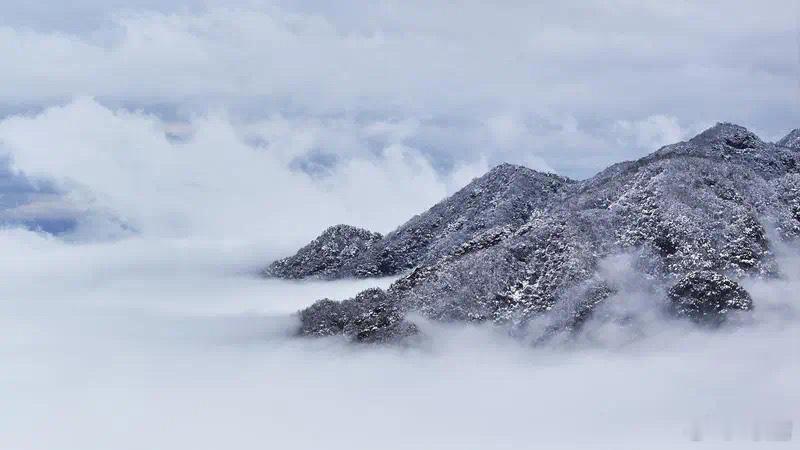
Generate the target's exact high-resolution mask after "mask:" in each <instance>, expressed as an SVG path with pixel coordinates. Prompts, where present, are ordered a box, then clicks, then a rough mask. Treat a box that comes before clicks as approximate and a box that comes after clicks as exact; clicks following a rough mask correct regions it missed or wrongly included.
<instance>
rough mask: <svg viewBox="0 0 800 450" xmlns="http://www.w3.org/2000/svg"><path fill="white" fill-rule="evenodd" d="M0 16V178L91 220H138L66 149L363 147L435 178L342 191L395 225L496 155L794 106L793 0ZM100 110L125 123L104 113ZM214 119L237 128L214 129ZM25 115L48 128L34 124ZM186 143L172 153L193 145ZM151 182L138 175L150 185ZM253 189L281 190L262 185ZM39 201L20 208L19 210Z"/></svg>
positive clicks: (774, 121)
mask: <svg viewBox="0 0 800 450" xmlns="http://www.w3.org/2000/svg"><path fill="white" fill-rule="evenodd" d="M0 17H1V18H2V19H0V58H2V60H3V61H7V62H10V63H8V64H5V67H4V69H3V70H2V71H0V153H2V155H3V156H4V161H6V162H7V166H8V167H7V168H6V169H4V170H3V171H0V177H2V179H3V186H5V188H4V189H6V190H10V191H13V190H14V189H17V191H19V190H23V191H25V192H30V193H32V194H38V193H40V192H38V189H37V188H36V187H35V186H34V187H30V186H29V184H30V183H29V180H28V179H26V178H30V177H33V178H34V179H35V180H36V181H38V182H40V183H44V184H47V185H48V188H49V189H50V190H49V191H47V192H44V193H45V194H52V192H50V191H52V190H53V189H55V191H56V192H61V193H63V194H65V195H66V196H67V197H69V196H70V195H71V196H72V198H71V199H69V200H70V201H63V202H57V201H56V199H55V197H53V196H52V195H47V196H45V198H44V199H43V200H42V201H41V202H40V204H39V205H37V206H36V207H30V208H28V209H29V210H32V209H35V210H37V211H41V214H42V215H43V218H42V220H43V221H44V222H47V221H48V220H49V221H50V223H45V228H46V229H48V228H47V227H52V228H53V229H54V230H55V231H63V230H64V229H67V228H69V227H67V225H66V224H68V223H72V226H73V227H74V225H75V223H76V222H77V218H78V216H80V217H83V220H86V219H85V216H86V215H87V214H86V211H89V210H91V211H92V212H93V213H94V214H95V215H97V214H106V215H116V216H117V217H116V219H115V220H117V221H118V222H120V223H125V226H126V227H127V228H129V229H137V227H139V228H141V227H142V226H143V225H141V224H140V223H136V222H137V220H134V219H133V218H128V217H120V216H122V215H123V212H122V211H120V209H121V207H119V206H109V205H103V204H97V202H99V200H98V199H97V198H96V197H99V196H102V195H106V194H108V195H109V196H115V195H116V193H107V192H97V190H98V189H104V188H101V187H100V186H97V185H92V186H87V185H91V184H92V183H93V182H94V181H96V180H89V179H83V178H81V177H82V176H84V175H83V174H78V173H75V172H72V171H71V169H68V168H66V167H62V166H59V167H56V166H57V165H58V163H57V162H56V160H59V159H60V158H64V159H70V160H72V163H71V164H72V165H73V166H74V165H78V164H79V165H82V166H85V167H94V166H97V167H102V170H110V169H108V168H107V167H106V166H104V165H107V164H109V163H114V164H117V165H118V166H119V167H117V168H118V169H121V170H124V171H129V172H132V171H134V170H142V169H143V170H145V171H147V172H148V173H147V174H146V175H144V174H139V175H137V176H139V177H142V176H144V178H142V179H147V176H159V177H160V176H162V175H163V177H164V178H170V179H169V180H165V181H163V182H164V183H173V182H175V180H174V178H175V177H176V176H178V177H181V176H183V177H192V176H193V175H192V174H189V173H179V174H178V173H174V172H175V171H181V169H180V168H166V169H165V170H164V171H163V173H156V172H159V170H156V168H155V167H150V168H147V169H145V168H144V166H145V165H147V164H150V165H152V166H156V165H158V164H160V162H159V161H156V159H157V158H160V157H163V156H164V154H165V153H178V152H180V151H182V150H176V149H183V148H184V147H205V146H217V148H215V149H213V150H208V151H209V152H213V153H214V154H215V157H216V158H219V160H218V161H217V162H218V163H219V164H217V163H216V162H215V163H214V164H213V167H207V168H206V170H208V171H210V172H213V171H216V172H217V173H215V174H214V177H218V178H219V183H220V184H225V183H228V182H236V180H233V181H231V180H227V179H226V177H227V175H226V174H222V173H219V172H222V171H225V170H227V171H234V170H239V168H238V167H231V166H226V164H230V163H235V162H233V161H227V159H228V156H229V154H230V153H236V151H231V150H230V147H231V146H238V145H244V146H247V147H248V148H249V150H243V151H250V152H251V153H258V152H264V153H269V154H268V155H266V156H265V158H267V157H268V158H273V159H276V161H275V164H276V165H277V166H279V167H276V168H275V169H276V170H278V169H279V170H280V171H282V172H284V175H285V176H287V177H294V178H302V179H303V182H305V183H309V184H310V185H312V186H313V187H314V188H315V189H317V190H319V191H320V193H316V192H315V193H314V194H313V195H312V196H314V197H317V196H318V195H319V196H321V195H324V193H325V192H332V190H333V189H335V187H334V186H335V185H340V184H342V183H347V181H343V180H346V179H347V176H346V175H345V174H347V173H350V172H348V171H351V170H357V169H356V168H358V167H360V166H361V165H369V166H370V167H372V166H377V167H384V168H385V169H386V170H389V171H400V172H402V171H406V172H409V173H414V174H415V175H416V174H417V173H419V172H422V173H427V172H430V173H429V174H428V175H430V176H431V177H432V180H430V182H431V183H432V184H429V185H425V187H426V190H427V191H429V192H430V193H429V194H427V195H426V194H419V193H417V192H415V191H414V189H410V188H409V187H408V186H406V184H407V183H406V182H405V181H401V180H402V178H397V179H395V180H393V181H392V182H390V183H386V185H385V186H383V187H381V188H376V187H375V186H370V187H369V190H370V191H371V192H373V193H375V195H376V196H382V197H384V198H390V199H393V200H397V201H399V202H401V203H404V202H403V201H402V200H399V199H397V198H395V197H408V196H415V197H418V200H417V201H415V202H414V204H413V205H411V204H406V205H400V206H398V207H397V208H396V209H395V210H396V211H397V215H393V216H391V217H385V220H382V219H379V218H376V217H364V216H363V215H364V213H362V212H357V211H355V210H354V209H353V208H358V207H357V206H352V205H346V206H342V207H341V208H340V209H341V210H342V212H341V216H342V220H345V219H348V220H350V221H352V222H357V223H356V224H358V225H363V226H368V227H370V228H372V229H376V230H378V231H387V230H389V229H391V228H393V227H394V226H396V225H398V224H399V223H400V222H402V220H403V219H402V217H407V216H409V215H410V214H413V213H417V212H420V211H421V210H423V209H424V208H425V207H427V206H430V205H431V204H432V203H434V202H435V201H437V200H439V199H440V198H441V197H442V196H444V195H446V194H447V193H449V192H452V191H453V190H454V189H457V188H458V187H460V185H463V184H464V183H465V182H466V181H469V179H470V178H471V177H473V176H476V175H479V174H481V173H482V172H484V171H485V170H487V169H488V168H490V167H491V166H493V165H495V164H498V163H500V162H511V163H516V164H522V165H526V166H529V167H531V168H534V169H538V170H544V171H551V172H557V173H559V174H561V175H564V176H569V177H573V178H587V177H590V176H591V175H593V174H594V173H596V172H598V171H599V170H601V169H602V168H604V167H606V166H608V165H610V164H612V163H615V162H619V161H622V160H629V159H635V158H638V157H641V156H643V155H645V154H647V153H650V152H652V151H654V150H656V149H657V148H658V147H660V146H662V145H665V144H668V143H673V142H676V141H679V140H682V139H686V138H688V137H691V136H692V135H693V134H695V133H697V132H698V131H700V130H702V129H704V128H707V127H708V126H710V125H713V124H714V123H716V122H718V121H730V122H734V123H739V124H741V125H744V126H746V127H748V128H750V129H751V130H753V131H755V132H756V133H757V134H759V135H760V136H761V137H762V138H763V139H765V140H777V139H778V138H780V137H781V136H783V135H785V134H786V133H788V131H790V130H791V129H793V128H795V127H796V126H797V122H798V110H797V107H798V100H800V97H798V96H799V95H800V87H799V86H800V85H798V50H797V48H798V46H797V42H798V7H797V5H796V2H794V1H791V0H770V1H768V2H758V3H754V2H751V1H747V0H727V1H720V0H712V1H707V2H693V1H683V0H677V1H674V2H668V3H665V2H659V1H631V0H613V1H593V0H592V1H580V2H572V1H560V2H516V1H510V2H502V4H499V5H498V4H488V3H486V2H477V1H460V2H453V3H449V4H437V5H430V4H429V2H416V1H391V0H387V1H380V2H360V1H345V2H337V3H336V5H335V6H334V5H331V4H329V2H319V1H301V2H282V1H276V2H269V1H258V0H253V1H239V0H234V1H225V2H220V1H215V0H208V1H199V2H196V1H189V0H179V1H176V0H167V1H150V0H141V1H138V0H134V1H123V0H113V1H102V2H101V1H94V0H78V1H74V2H55V1H47V0H38V1H37V0H34V1H30V2H4V3H3V5H0ZM87 105H92V106H91V107H89V106H87ZM103 113H105V114H106V115H112V116H114V117H116V120H117V125H118V126H117V127H112V128H111V129H108V128H106V127H107V124H104V122H102V121H103V120H104V119H103V117H104V116H103ZM55 120H61V121H62V122H61V123H60V124H58V125H56V124H53V123H52V122H53V121H55ZM140 120H145V121H151V122H152V123H151V127H152V128H154V129H156V130H158V131H157V134H163V136H165V137H166V139H167V141H165V142H161V143H159V144H158V145H160V146H161V150H156V149H155V148H154V146H155V145H157V144H155V143H153V142H150V143H148V144H147V145H148V146H149V147H150V148H142V146H143V145H145V144H142V143H136V145H131V142H129V139H128V138H126V137H125V136H123V135H114V136H112V135H111V133H112V130H117V132H118V133H124V131H122V128H124V127H125V126H127V125H123V124H122V122H125V123H129V125H130V126H136V125H134V122H137V121H140ZM20 122H25V123H26V124H27V125H25V126H24V127H23V126H22V125H20ZM209 122H216V123H217V126H218V127H223V126H225V127H228V128H229V129H228V130H225V131H219V130H218V131H219V132H220V133H223V134H224V133H229V134H235V135H236V137H233V136H221V135H216V134H213V133H214V132H211V131H209V130H205V129H203V127H207V126H208V124H209ZM223 123H224V125H222V124H223ZM37 126H38V127H44V126H47V127H51V128H49V129H48V131H47V132H46V133H42V132H41V131H40V130H37V129H36V128H37ZM55 127H60V128H63V132H64V133H66V132H68V131H75V129H77V128H80V129H82V130H83V131H81V133H90V134H100V133H104V134H105V135H104V136H102V137H101V136H96V139H90V140H91V141H92V145H94V148H88V146H89V143H86V142H81V145H82V146H84V147H85V148H81V149H75V148H67V145H64V144H65V142H64V141H65V140H67V141H68V140H69V137H67V136H63V134H62V131H55V130H54V128H55ZM73 127H75V128H73ZM21 128H24V129H25V130H24V131H22V130H21ZM25 132H27V133H33V134H36V135H39V134H41V136H39V137H38V138H37V139H38V141H37V142H35V143H33V142H30V140H29V141H25V142H24V143H20V140H24V139H28V138H26V137H25V136H21V135H20V133H25ZM154 139H158V137H154ZM225 139H230V140H236V142H235V143H233V142H222V141H224V140H225ZM162 140H163V139H162ZM19 145H36V148H35V149H31V148H19V147H18V146H19ZM166 149H171V150H166ZM31 151H35V152H38V153H39V154H40V155H47V158H48V159H49V158H52V159H53V160H54V161H52V162H51V163H50V164H49V166H48V167H40V164H41V163H42V162H41V159H43V158H38V157H37V158H38V160H36V161H33V162H31V159H26V156H25V153H26V152H31ZM75 152H78V153H75ZM148 152H149V153H148ZM192 152H194V150H192V151H187V152H186V153H192ZM113 154H119V155H120V157H116V156H112V155H113ZM398 154H399V155H402V157H398V156H397V155H398ZM154 155H155V156H154ZM193 158H194V155H191V156H190V155H186V156H179V157H175V158H174V159H173V163H175V162H176V161H177V160H179V159H180V160H182V161H185V162H186V165H187V166H188V167H194V166H196V165H198V164H200V162H198V161H191V159H193ZM201 158H202V157H201ZM78 159H80V161H79V160H78ZM136 159H139V161H138V162H135V161H134V160H136ZM398 161H401V162H399V163H398ZM409 161H413V163H409ZM206 162H208V161H206ZM4 164H5V163H4ZM397 164H400V166H399V167H398V166H397ZM408 165H410V166H411V167H410V168H409V167H406V166H408ZM419 167H422V169H421V171H420V170H418V168H419ZM171 169H175V170H174V171H173V170H171ZM108 173H111V172H108ZM195 175H197V174H195ZM398 176H399V177H402V176H403V175H398ZM426 176H427V175H426ZM244 177H245V178H246V176H244ZM236 178H239V177H236ZM243 181H244V180H243ZM283 181H284V180H280V182H283ZM192 182H196V183H204V181H203V180H200V181H198V180H192ZM252 182H253V184H254V186H252V188H253V189H259V188H260V189H264V190H268V189H274V188H275V187H274V186H272V185H270V184H269V183H266V184H264V183H262V184H261V185H260V186H255V185H256V184H258V183H257V182H256V181H255V180H253V181H252ZM415 182H416V181H415ZM159 183H160V182H159ZM159 183H155V182H153V180H148V181H147V182H145V183H144V184H149V185H150V187H152V188H153V189H154V190H158V188H157V187H156V185H157V184H159ZM276 184H279V182H276ZM401 185H402V186H401ZM418 185H419V184H418ZM79 187H81V188H85V187H88V189H90V190H92V195H93V196H95V199H94V200H93V202H94V203H93V202H89V201H88V200H87V199H86V196H85V195H82V198H81V199H80V201H79V200H78V199H77V198H76V197H77V196H78V195H73V194H74V192H75V191H76V190H77V189H79ZM338 187H339V188H341V186H338ZM127 189H128V190H135V189H136V188H135V187H133V186H129V187H128V188H127ZM279 189H280V188H279ZM342 189H345V188H342ZM355 189H357V190H362V187H358V188H355ZM287 190H290V189H287ZM395 190H396V191H395ZM395 193H396V195H395V196H393V195H394V194H395ZM3 195H4V196H6V194H5V192H4V193H3ZM11 195H13V194H11ZM160 195H161V196H169V195H171V193H170V192H166V191H164V190H162V191H161V192H160ZM350 195H351V199H350V200H349V201H350V202H355V203H358V202H364V204H365V205H369V204H368V203H366V202H368V201H369V200H368V199H362V198H359V197H358V196H357V195H355V194H353V193H351V194H350ZM353 195H355V196H353ZM337 196H338V194H337ZM184 200H186V199H182V198H179V199H175V202H182V201H184ZM246 201H252V202H255V203H253V204H252V205H249V207H252V208H256V207H258V204H259V202H262V203H261V204H268V203H263V202H265V201H266V200H264V199H263V198H259V197H258V196H257V195H254V196H253V198H250V199H246ZM76 202H77V203H76ZM323 203H329V202H328V201H327V200H322V199H320V198H318V200H317V201H315V202H314V204H315V205H319V204H323ZM405 203H408V202H405ZM4 205H5V203H4ZM103 209H104V211H101V210H103ZM270 209H272V210H275V209H276V208H274V207H270ZM360 209H361V210H362V211H363V210H367V209H371V208H370V207H369V206H366V207H364V208H360ZM31 214H32V211H22V212H20V211H12V212H10V213H5V216H7V217H6V219H5V221H7V222H8V221H13V220H16V221H17V222H24V221H23V220H21V219H18V217H20V216H25V217H29V216H31ZM44 216H47V217H44ZM56 216H57V217H56ZM288 216H289V215H288V214H287V218H282V219H281V220H290V219H288ZM26 220H27V219H26ZM176 220H177V219H176ZM299 234H300V233H299ZM305 235H308V232H306V233H305Z"/></svg>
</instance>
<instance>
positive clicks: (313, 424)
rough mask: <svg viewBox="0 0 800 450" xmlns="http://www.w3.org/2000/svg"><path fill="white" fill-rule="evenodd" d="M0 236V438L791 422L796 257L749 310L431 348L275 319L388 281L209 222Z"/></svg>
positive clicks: (337, 440)
mask: <svg viewBox="0 0 800 450" xmlns="http://www.w3.org/2000/svg"><path fill="white" fill-rule="evenodd" d="M0 245H2V247H3V248H4V249H5V251H6V255H8V257H7V258H3V259H2V260H0V270H1V271H2V272H3V273H4V274H5V279H6V282H4V283H2V284H0V296H2V298H4V299H5V300H4V301H3V302H2V303H0V353H2V354H3V357H4V359H3V370H2V371H0V395H2V397H3V399H4V402H5V404H6V405H7V406H9V407H10V408H6V409H5V412H4V413H2V419H3V420H2V421H0V437H1V438H2V440H3V442H4V444H5V445H7V446H10V447H13V448H25V449H50V448H53V447H74V448H81V449H85V450H93V449H107V448H115V449H132V450H133V449H141V448H145V447H152V446H160V445H162V446H163V445H166V446H169V447H171V448H193V449H207V448H219V447H220V446H235V447H236V448H242V449H248V448H263V446H264V445H265V442H266V443H269V444H270V445H271V446H275V447H278V448H297V449H306V448H309V449H310V448H319V446H320V445H324V446H325V447H326V448H333V449H338V448H352V447H353V445H354V443H359V444H360V443H366V444H370V443H373V442H380V446H381V448H386V449H395V448H398V449H399V448H419V447H425V446H429V445H436V446H445V447H446V446H448V445H450V446H453V447H454V448H456V447H457V448H466V447H472V446H475V445H478V446H480V447H481V448H486V449H494V448H508V447H515V448H517V447H524V446H527V445H530V444H536V445H544V446H547V447H548V448H565V449H567V448H593V447H597V446H607V447H614V448H618V447H619V446H620V445H622V446H623V447H625V446H630V447H631V448H641V447H643V446H644V447H648V448H664V449H673V448H677V447H682V446H685V445H687V444H686V443H687V442H688V440H689V433H690V431H691V429H692V428H701V429H702V430H703V433H704V438H705V439H706V440H709V441H711V442H709V443H708V445H712V446H713V445H717V444H718V445H724V446H725V448H749V447H748V445H752V442H751V439H752V436H753V434H752V433H753V429H754V427H755V426H756V425H757V424H760V425H761V426H762V431H763V432H764V433H766V431H767V430H766V425H769V424H772V423H774V422H775V421H779V420H795V424H796V423H797V420H798V419H800V418H798V417H797V409H796V405H797V402H798V401H799V400H800V384H798V380H797V377H796V373H797V371H798V369H799V367H798V359H797V357H796V356H795V355H796V351H795V348H794V345H795V344H794V343H795V342H797V339H798V338H800V335H798V330H800V329H799V328H798V327H797V323H798V322H797V318H798V316H797V314H798V311H797V303H796V301H794V300H796V294H794V293H796V292H797V281H796V276H797V275H798V274H797V273H796V272H797V271H796V269H792V267H795V266H793V265H792V264H789V265H784V267H786V268H787V269H789V270H788V271H787V277H788V278H787V279H786V280H775V281H772V282H769V283H760V284H759V285H758V286H755V287H751V289H752V291H753V292H754V293H755V295H756V301H757V308H758V309H757V311H756V314H757V315H756V316H755V322H754V323H753V324H752V325H751V326H749V327H744V328H738V329H730V330H721V331H718V332H717V333H708V332H703V331H698V330H692V329H690V328H687V327H684V326H682V324H680V323H671V322H654V323H651V324H650V325H652V328H649V329H648V330H646V333H645V334H644V335H642V336H640V339H638V340H637V341H635V342H633V343H631V342H629V341H628V342H627V343H622V344H620V341H615V340H614V336H613V334H612V331H613V330H603V329H596V330H594V331H595V334H594V335H593V336H591V337H592V338H593V340H591V339H590V340H587V341H585V342H579V343H577V344H576V345H574V346H573V347H571V348H569V347H568V348H560V347H551V348H548V347H542V348H531V347H528V346H525V345H521V343H520V342H518V341H515V340H514V339H512V338H509V337H507V336H505V335H503V334H502V333H499V332H497V331H496V330H495V331H493V330H491V329H488V328H481V327H461V326H433V325H431V324H428V325H425V327H426V332H427V333H429V337H430V340H429V341H426V342H425V344H424V345H421V346H417V347H411V348H386V347H370V346H345V345H342V343H341V342H340V341H338V340H335V339H331V340H302V339H300V340H298V339H291V338H289V337H288V336H287V333H289V332H290V330H291V328H292V326H293V319H292V318H291V317H290V316H288V315H287V313H288V312H290V311H293V310H295V309H296V308H299V307H301V306H303V305H306V304H309V303H310V302H312V301H314V300H315V299H317V298H319V297H321V296H332V297H335V298H341V297H344V296H348V295H352V293H354V292H356V291H357V290H358V289H361V288H363V287H365V286H367V285H369V284H372V283H378V284H384V285H385V283H386V282H387V281H386V280H377V281H374V282H373V281H366V282H365V281H361V282H340V283H333V284H330V283H310V284H299V283H290V282H268V281H264V280H259V279H256V278H252V277H250V276H248V275H246V274H245V273H246V269H247V268H248V267H250V268H252V267H254V266H250V264H252V263H255V262H257V258H256V257H257V256H258V255H257V253H258V252H256V251H255V249H253V248H248V247H246V246H230V245H225V244H224V243H222V242H220V241H216V242H215V241H207V240H203V239H191V240H189V239H179V240H175V239H168V240H164V239H156V238H152V237H151V238H135V239H129V240H124V241H117V242H111V243H95V244H82V245H72V244H65V243H64V242H62V241H59V240H57V239H54V238H48V237H45V236H42V235H36V234H33V233H29V232H23V231H19V230H2V231H0ZM615 267H617V269H619V267H618V266H615ZM609 270H615V269H614V268H613V267H612V268H610V269H609ZM617 276H618V277H624V276H625V274H624V273H618V274H617ZM627 300H628V304H629V306H630V307H632V309H631V310H629V311H634V310H635V308H636V307H637V305H635V304H632V303H634V302H636V301H639V302H641V301H648V300H652V299H646V298H645V299H643V298H638V297H631V298H630V299H627ZM638 306H639V309H642V308H641V307H642V306H644V308H645V309H647V306H646V305H638ZM770 311H772V312H770ZM776 312H778V313H779V314H776ZM765 345H767V346H768V347H769V351H765V350H764V349H765ZM795 426H796V425H795ZM726 429H727V430H729V431H728V432H729V433H730V434H731V435H732V437H733V440H732V441H725V440H723V439H724V437H725V432H726ZM576 430H577V431H576ZM763 437H766V434H762V438H763ZM720 448H721V447H720Z"/></svg>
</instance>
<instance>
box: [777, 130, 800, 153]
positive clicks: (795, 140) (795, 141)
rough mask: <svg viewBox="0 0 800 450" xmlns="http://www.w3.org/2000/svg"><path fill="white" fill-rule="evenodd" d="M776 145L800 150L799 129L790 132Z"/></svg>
mask: <svg viewBox="0 0 800 450" xmlns="http://www.w3.org/2000/svg"><path fill="white" fill-rule="evenodd" d="M776 143H777V144H778V145H780V146H782V147H789V148H797V149H800V128H795V129H794V130H792V131H790V132H789V134H787V135H786V136H784V137H783V138H782V139H781V140H780V141H778V142H776Z"/></svg>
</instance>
